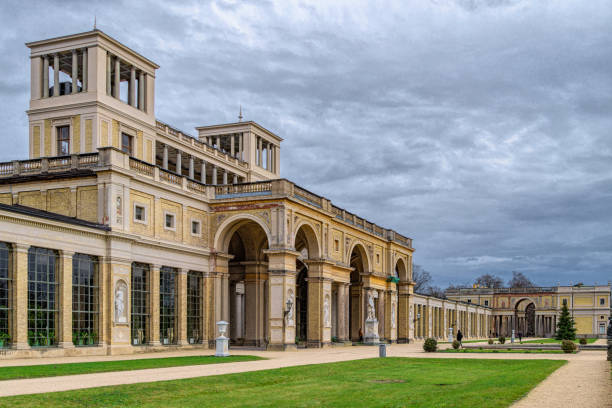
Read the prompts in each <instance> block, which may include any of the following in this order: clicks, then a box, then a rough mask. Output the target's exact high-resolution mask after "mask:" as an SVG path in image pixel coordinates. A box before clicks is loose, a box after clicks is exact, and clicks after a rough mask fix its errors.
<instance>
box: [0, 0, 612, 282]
mask: <svg viewBox="0 0 612 408" xmlns="http://www.w3.org/2000/svg"><path fill="white" fill-rule="evenodd" d="M180 3H181V5H180V6H179V5H169V4H172V2H167V1H158V2H137V1H126V2H110V1H105V2H103V3H96V2H88V3H85V2H77V1H74V2H71V1H66V0H64V1H41V2H24V1H3V2H2V3H0V24H1V26H2V29H0V52H1V55H2V57H1V58H0V72H1V75H0V98H1V99H0V101H1V102H0V103H1V106H2V109H0V121H1V123H2V125H3V126H2V133H1V135H0V138H1V139H0V140H1V141H2V150H1V151H0V160H1V161H9V160H13V159H18V158H26V157H27V151H28V150H27V144H28V137H27V134H28V131H27V116H26V114H25V112H24V111H25V110H26V109H27V104H28V98H29V78H30V74H29V60H28V50H27V48H26V47H25V46H24V43H25V42H27V41H34V40H40V39H44V38H49V37H55V36H60V35H66V34H72V33H76V32H83V31H88V30H90V29H91V28H92V26H93V19H94V15H96V16H97V21H98V28H100V29H101V30H103V31H105V32H106V33H107V34H109V35H111V36H113V37H115V38H116V39H117V40H119V41H121V42H123V43H125V44H126V45H128V46H130V47H132V48H133V49H135V50H136V51H138V52H140V53H142V54H143V55H145V56H147V57H149V58H150V59H152V60H153V61H155V62H156V63H158V64H159V65H160V66H161V68H160V69H159V70H158V73H157V81H156V106H155V109H156V116H157V118H158V119H160V120H163V121H165V122H168V123H170V124H172V125H174V126H176V127H178V128H180V129H183V130H185V131H187V132H189V133H191V134H195V131H194V129H193V128H194V127H195V126H198V125H210V124H216V123H227V122H233V121H236V120H237V116H238V107H239V105H240V104H242V107H243V112H244V116H245V119H246V120H254V121H256V122H258V123H260V124H261V125H263V126H264V127H266V128H268V129H270V130H271V131H273V132H275V133H277V134H278V135H280V136H281V137H283V138H284V139H285V141H284V142H283V144H282V150H281V152H282V154H281V160H282V165H281V166H282V169H281V171H282V176H283V177H286V178H288V179H290V180H292V181H294V182H295V183H297V184H298V185H301V186H303V187H305V188H308V189H310V190H312V191H313V192H316V193H318V194H321V195H324V196H326V197H328V198H330V199H331V200H332V202H333V203H334V204H336V205H338V206H340V207H343V208H346V209H347V210H350V211H353V212H355V213H357V214H358V215H360V216H363V217H365V218H367V219H369V220H370V221H373V222H376V223H378V224H379V225H382V226H384V227H387V228H393V229H395V230H397V231H398V232H400V233H402V234H404V235H408V236H410V237H412V238H413V239H414V247H415V248H416V252H415V256H414V262H415V264H420V265H422V266H423V267H424V268H425V269H426V270H428V271H430V272H431V274H432V275H433V277H434V279H435V283H436V284H438V285H441V286H446V285H447V284H448V283H451V282H452V283H463V282H468V281H471V280H473V278H474V277H476V276H478V275H480V274H482V273H494V274H497V275H500V276H501V277H503V278H504V280H506V281H507V280H508V279H509V278H510V277H511V275H512V271H521V272H523V273H525V274H526V275H527V276H529V277H530V278H532V280H534V281H535V282H536V283H539V284H541V285H554V284H556V283H557V282H558V281H560V282H561V283H562V284H569V283H570V282H573V283H576V282H578V281H584V282H585V283H587V284H590V283H594V282H599V283H604V282H607V281H608V279H612V46H611V44H612V2H610V1H608V0H602V1H597V0H589V1H585V0H576V1H569V0H568V1H561V0H560V1H531V0H529V1H518V0H516V1H505V0H488V1H485V0H482V1H480V0H463V1H462V0H457V1H451V0H431V1H426V0H419V1H406V0H403V1H397V2H382V1H371V2H362V1H356V0H348V1H338V2H333V1H316V2H315V1H312V2H292V1H287V0H279V1H271V2H265V1H257V2H238V1H216V2H204V1H202V2H193V3H190V2H188V1H182V2H180Z"/></svg>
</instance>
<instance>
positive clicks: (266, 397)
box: [0, 357, 566, 408]
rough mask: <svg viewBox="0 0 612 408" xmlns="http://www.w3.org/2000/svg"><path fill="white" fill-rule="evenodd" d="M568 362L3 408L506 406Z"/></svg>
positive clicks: (447, 364) (136, 388)
mask: <svg viewBox="0 0 612 408" xmlns="http://www.w3.org/2000/svg"><path fill="white" fill-rule="evenodd" d="M565 363H566V362H565V361H564V360H560V361H552V360H483V359H444V358H442V359H429V358H426V359H413V358H399V357H395V358H393V357H388V358H376V359H367V360H355V361H346V362H340V363H329V364H317V365H307V366H296V367H287V368H280V369H274V370H263V371H253V372H246V373H239V374H228V375H221V376H210V377H199V378H190V379H184V380H174V381H162V382H155V383H143V384H130V385H121V386H114V387H101V388H91V389H84V390H77V391H67V392H58V393H50V394H37V395H27V396H17V397H6V398H0V407H21V408H27V407H39V406H58V407H63V408H69V407H83V406H86V407H119V406H120V407H142V406H146V407H212V406H222V407H279V406H282V407H286V406H291V407H310V406H317V407H320V406H324V407H330V406H331V407H380V406H409V407H470V408H471V407H495V408H500V407H507V406H509V405H510V404H512V403H513V402H514V401H516V400H518V399H520V398H521V397H523V396H524V395H526V394H527V392H529V390H531V389H532V388H533V387H534V386H535V385H536V384H538V383H539V382H540V381H542V380H543V379H544V378H546V377H547V376H548V375H549V374H550V373H552V372H553V371H554V370H556V369H557V368H559V367H560V366H562V365H563V364H565Z"/></svg>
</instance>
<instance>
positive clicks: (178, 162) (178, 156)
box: [175, 150, 183, 176]
mask: <svg viewBox="0 0 612 408" xmlns="http://www.w3.org/2000/svg"><path fill="white" fill-rule="evenodd" d="M182 167H183V158H182V157H181V151H180V150H177V151H176V169H175V171H176V173H177V174H178V175H179V176H180V175H181V174H182V173H181V170H182Z"/></svg>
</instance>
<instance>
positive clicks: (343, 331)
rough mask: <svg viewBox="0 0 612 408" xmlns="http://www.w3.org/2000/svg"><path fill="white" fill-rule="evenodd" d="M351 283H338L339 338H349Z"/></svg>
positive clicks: (345, 339) (341, 339) (342, 339)
mask: <svg viewBox="0 0 612 408" xmlns="http://www.w3.org/2000/svg"><path fill="white" fill-rule="evenodd" d="M348 296H349V284H348V283H344V282H343V283H339V284H338V319H337V320H338V340H340V341H347V340H348V327H349V326H348V317H349V316H348V315H349V310H348V307H349V301H348Z"/></svg>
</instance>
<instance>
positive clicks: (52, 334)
mask: <svg viewBox="0 0 612 408" xmlns="http://www.w3.org/2000/svg"><path fill="white" fill-rule="evenodd" d="M54 344H55V332H54V331H50V332H49V337H48V338H47V346H53V345H54Z"/></svg>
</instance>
